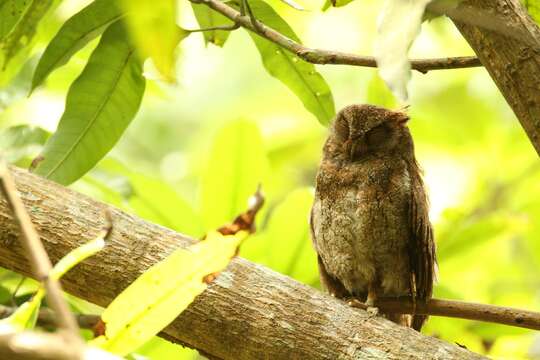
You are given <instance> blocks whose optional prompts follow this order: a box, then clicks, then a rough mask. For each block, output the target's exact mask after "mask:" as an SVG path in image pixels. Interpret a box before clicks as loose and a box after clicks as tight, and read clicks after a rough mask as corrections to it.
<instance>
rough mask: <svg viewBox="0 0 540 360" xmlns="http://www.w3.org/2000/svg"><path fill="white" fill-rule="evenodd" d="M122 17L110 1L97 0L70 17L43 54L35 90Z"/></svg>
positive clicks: (33, 85) (37, 69)
mask: <svg viewBox="0 0 540 360" xmlns="http://www.w3.org/2000/svg"><path fill="white" fill-rule="evenodd" d="M121 16H122V13H121V12H120V10H119V9H118V7H116V6H114V4H112V3H111V1H110V0H95V1H94V2H92V3H90V5H88V6H87V7H85V8H84V9H82V10H81V11H79V12H78V13H77V14H75V15H73V16H72V17H71V18H70V19H68V20H67V21H66V22H65V23H64V25H63V26H62V27H61V28H60V30H59V31H58V33H57V34H56V36H55V37H54V38H53V39H52V40H51V42H50V43H49V45H47V48H46V49H45V52H44V53H43V55H42V56H41V59H40V60H39V63H38V65H37V67H36V71H35V72H34V78H33V79H32V90H33V89H35V88H36V87H38V86H39V85H41V84H42V83H43V81H44V80H45V79H46V78H47V76H49V74H50V73H51V72H52V71H53V70H55V69H56V68H58V67H60V66H62V65H64V64H66V63H67V62H68V60H69V59H70V58H71V57H72V56H73V55H74V54H75V53H76V52H77V51H79V50H80V49H82V48H83V47H84V46H85V45H86V44H88V43H89V42H90V41H92V40H93V39H95V38H96V37H98V36H99V35H101V34H102V33H103V31H105V29H106V28H107V26H109V25H110V24H111V23H113V22H114V21H116V20H118V19H119V18H120V17H121Z"/></svg>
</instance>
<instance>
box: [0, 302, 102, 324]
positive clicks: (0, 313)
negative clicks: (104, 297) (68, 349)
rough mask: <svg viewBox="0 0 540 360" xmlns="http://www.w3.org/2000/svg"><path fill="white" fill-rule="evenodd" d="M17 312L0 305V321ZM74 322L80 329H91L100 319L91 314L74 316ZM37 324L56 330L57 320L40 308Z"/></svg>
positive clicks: (45, 309)
mask: <svg viewBox="0 0 540 360" xmlns="http://www.w3.org/2000/svg"><path fill="white" fill-rule="evenodd" d="M15 310H17V308H16V307H10V306H5V305H0V319H4V318H7V317H8V316H10V315H11V314H13V313H14V312H15ZM74 317H75V320H76V321H77V324H78V325H79V327H80V328H81V329H93V328H94V326H95V325H96V324H97V322H98V321H99V319H100V316H99V315H92V314H74ZM37 324H38V325H39V326H41V327H44V328H48V329H49V328H50V329H53V328H57V327H58V318H57V316H56V314H55V313H54V312H53V311H52V310H51V309H49V308H44V307H42V308H41V309H40V310H39V314H38V319H37Z"/></svg>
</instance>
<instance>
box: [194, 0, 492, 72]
mask: <svg viewBox="0 0 540 360" xmlns="http://www.w3.org/2000/svg"><path fill="white" fill-rule="evenodd" d="M191 1H192V2H194V3H198V4H204V5H206V6H208V7H210V8H212V9H214V10H215V11H217V12H219V13H221V14H222V15H224V16H225V17H227V18H229V19H231V20H232V21H234V22H235V23H236V24H239V25H240V26H242V27H243V28H246V29H248V30H250V31H253V32H254V33H256V34H258V35H260V36H262V37H264V38H266V39H268V40H270V41H271V42H273V43H275V44H277V45H279V46H281V47H282V48H284V49H286V50H288V51H290V52H292V53H293V54H296V56H298V57H299V58H301V59H303V60H305V61H307V62H310V63H312V64H321V65H326V64H333V65H353V66H365V67H377V63H376V62H375V58H373V57H372V56H360V55H355V54H348V53H344V52H339V51H329V50H321V49H311V48H308V47H305V46H304V45H302V44H299V43H297V42H295V41H294V40H292V39H289V38H288V37H286V36H284V35H283V34H281V33H279V32H277V31H276V30H274V29H272V28H270V27H268V26H266V25H265V24H263V23H261V22H260V21H257V24H258V25H257V26H254V25H253V24H252V22H251V19H250V18H249V16H242V15H241V14H240V12H238V11H236V10H235V9H234V8H232V7H230V6H229V5H227V4H225V3H224V2H222V1H220V0H191ZM411 66H412V68H413V69H414V70H418V71H419V72H421V73H427V72H428V71H430V70H441V69H458V68H468V67H476V66H482V64H481V63H480V61H479V60H478V59H477V58H476V57H474V56H463V57H452V58H439V59H413V60H411Z"/></svg>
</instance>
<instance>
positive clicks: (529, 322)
mask: <svg viewBox="0 0 540 360" xmlns="http://www.w3.org/2000/svg"><path fill="white" fill-rule="evenodd" d="M349 304H350V305H351V306H353V307H357V308H361V309H364V310H365V309H367V305H365V304H364V303H362V302H360V301H358V300H354V299H353V300H350V301H349ZM374 306H375V307H377V308H379V309H380V310H381V311H382V312H389V313H397V314H413V313H414V314H416V315H435V316H445V317H453V318H460V319H468V320H479V321H485V322H491V323H497V324H504V325H510V326H517V327H522V328H527V329H533V330H540V313H538V312H534V311H528V310H521V309H515V308H509V307H504V306H495V305H487V304H477V303H472V302H465V301H456V300H443V299H430V300H428V301H427V303H424V302H419V301H418V300H416V307H415V305H414V304H413V301H412V299H411V298H409V297H403V298H399V299H395V298H393V299H390V298H379V299H377V301H375V305H374Z"/></svg>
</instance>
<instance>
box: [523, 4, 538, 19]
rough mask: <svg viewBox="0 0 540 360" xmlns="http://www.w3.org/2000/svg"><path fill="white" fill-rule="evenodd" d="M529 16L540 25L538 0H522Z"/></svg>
mask: <svg viewBox="0 0 540 360" xmlns="http://www.w3.org/2000/svg"><path fill="white" fill-rule="evenodd" d="M522 3H523V5H525V7H526V8H527V11H528V12H529V14H530V15H531V17H532V18H533V19H534V21H536V23H537V24H539V25H540V0H522Z"/></svg>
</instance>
